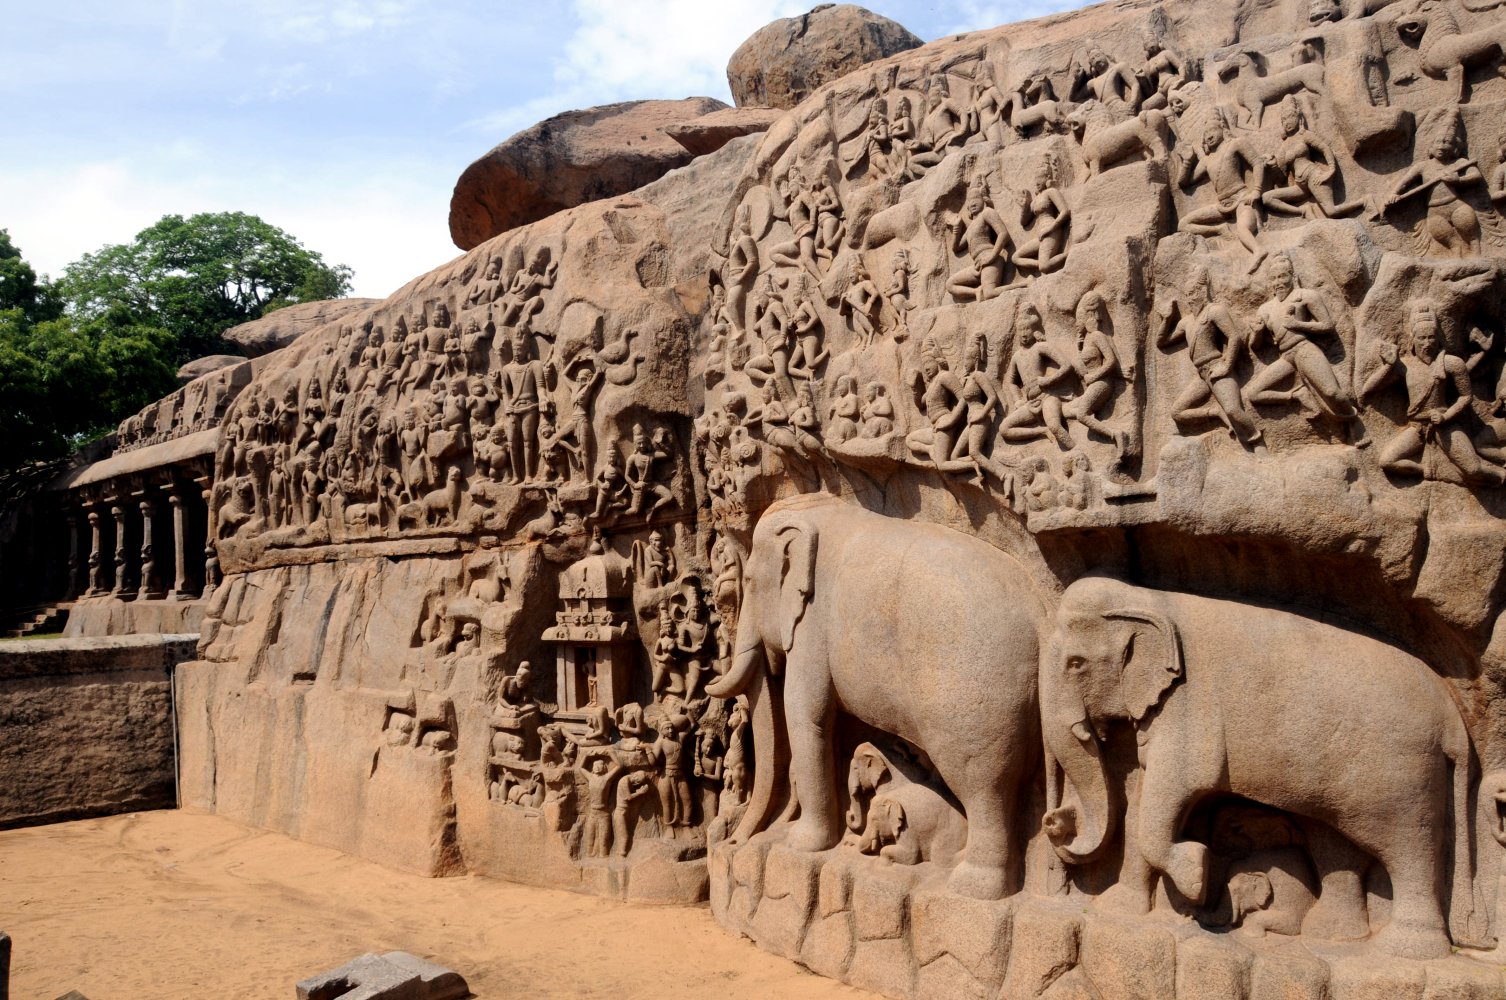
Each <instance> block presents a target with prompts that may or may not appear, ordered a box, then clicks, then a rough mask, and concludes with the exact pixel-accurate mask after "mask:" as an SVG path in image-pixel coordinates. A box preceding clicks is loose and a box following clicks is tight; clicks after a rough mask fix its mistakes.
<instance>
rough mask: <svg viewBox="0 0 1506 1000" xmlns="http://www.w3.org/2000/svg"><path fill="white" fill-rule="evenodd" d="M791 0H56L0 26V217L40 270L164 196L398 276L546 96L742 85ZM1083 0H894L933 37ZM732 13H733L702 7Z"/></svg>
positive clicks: (575, 103) (374, 272)
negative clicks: (733, 63)
mask: <svg viewBox="0 0 1506 1000" xmlns="http://www.w3.org/2000/svg"><path fill="white" fill-rule="evenodd" d="M813 5H814V3H813V2H794V3H792V2H788V0H552V2H545V3H518V2H506V3H495V2H494V3H481V2H475V0H237V2H230V0H51V2H44V3H18V4H15V5H13V9H11V10H9V11H8V12H7V14H6V18H5V20H6V31H5V32H4V34H3V35H0V90H3V92H4V93H9V94H11V95H13V96H12V99H11V101H9V102H8V103H7V109H6V121H5V123H4V127H3V131H0V137H3V138H0V228H6V229H9V230H10V234H11V238H12V239H13V240H14V241H15V243H16V244H17V245H18V246H19V247H20V248H21V250H22V252H23V253H24V254H25V255H26V257H27V259H28V260H30V261H31V262H32V263H33V264H34V265H35V266H36V267H37V269H38V270H39V271H42V272H45V273H51V274H54V275H56V274H57V273H58V272H60V271H61V270H62V269H63V267H64V266H65V265H67V264H68V263H69V262H71V261H73V260H76V259H77V258H78V257H79V256H80V255H81V254H83V253H86V252H89V251H92V250H96V249H98V248H99V247H101V246H103V245H105V244H107V243H122V242H126V241H129V240H130V239H131V238H132V237H133V236H134V235H135V234H136V232H138V231H139V230H141V229H143V228H145V227H146V226H148V225H150V224H151V223H152V222H154V221H156V220H157V219H158V218H160V217H161V216H162V215H164V214H167V213H170V212H177V213H182V214H185V215H186V214H191V213H194V212H202V211H226V210H239V211H246V212H252V213H255V214H257V215H260V216H262V217H263V218H265V219H266V220H267V221H269V222H271V223H273V224H274V225H278V226H281V227H282V228H284V229H286V230H288V231H289V232H291V233H292V234H293V235H294V236H296V237H298V238H299V239H300V240H302V241H303V243H304V245H306V246H308V247H309V248H311V249H313V250H317V251H319V252H320V253H322V254H323V255H324V256H325V259H326V260H329V261H331V262H336V263H345V264H349V265H351V266H352V267H354V268H355V272H356V280H355V291H356V294H358V295H370V296H377V297H382V296H386V295H388V294H389V293H391V292H393V291H395V290H396V289H397V288H398V287H399V286H400V285H402V284H403V283H404V282H405V281H407V280H408V279H409V278H412V277H414V276H415V275H418V274H420V273H422V272H424V271H426V270H429V269H430V268H433V267H436V266H438V265H440V264H442V263H444V262H445V261H447V260H449V259H451V258H452V257H454V256H455V255H456V253H457V252H458V251H456V249H455V248H454V246H453V245H452V244H451V243H450V240H449V230H448V225H447V218H448V212H449V200H450V191H451V189H452V188H453V186H454V182H455V179H456V178H457V177H458V176H459V175H460V172H461V171H462V170H463V169H465V167H466V165H467V164H469V163H470V162H471V161H472V160H474V159H475V158H476V157H477V156H479V155H481V154H482V153H484V152H485V151H486V150H488V149H490V148H491V147H492V146H493V145H495V144H496V143H498V142H500V141H501V140H503V139H505V138H506V137H507V136H509V135H511V134H512V133H514V132H516V131H518V130H519V129H521V128H525V127H526V126H528V125H531V124H532V123H534V122H536V121H538V120H540V119H542V118H546V117H548V116H549V115H552V114H556V113H558V112H560V111H565V110H568V109H571V108H581V107H589V106H591V105H595V104H605V103H608V102H612V101H623V100H632V99H636V98H655V97H660V98H679V97H687V96H691V95H698V94H705V95H709V96H712V97H716V98H720V99H721V100H724V101H727V102H728V103H731V97H730V95H729V94H728V93H727V83H726V75H725V70H726V64H727V58H728V56H730V55H731V54H732V51H733V50H734V49H735V48H736V47H737V46H738V44H739V43H741V42H742V40H743V39H744V38H746V37H747V36H748V35H749V34H751V33H752V32H753V31H755V30H756V29H757V28H759V27H761V26H762V25H764V24H766V23H767V22H769V21H771V20H773V19H774V18H776V17H787V16H790V15H793V14H799V13H802V12H804V11H805V10H808V9H809V8H810V7H811V6H813ZM1082 5H1083V4H1082V3H1081V2H1080V0H994V2H984V0H945V2H921V0H892V2H888V0H885V2H879V3H874V4H871V5H870V9H873V10H876V11H878V12H879V13H881V14H884V15H886V16H888V17H892V18H894V19H895V20H896V21H899V22H900V23H901V24H903V25H905V26H906V27H907V28H909V29H910V30H911V31H913V32H915V33H916V34H917V35H919V36H920V37H921V38H924V39H926V40H928V41H929V40H932V39H935V38H940V37H943V36H946V35H950V34H955V33H958V32H962V31H970V30H974V29H977V28H983V27H991V26H993V25H996V24H1004V23H1008V22H1011V21H1018V20H1022V19H1025V18H1029V17H1036V16H1039V15H1041V14H1046V13H1052V12H1055V11H1059V10H1065V9H1069V8H1071V7H1077V6H1082ZM708 10H714V11H715V13H714V14H708V13H705V12H706V11H708Z"/></svg>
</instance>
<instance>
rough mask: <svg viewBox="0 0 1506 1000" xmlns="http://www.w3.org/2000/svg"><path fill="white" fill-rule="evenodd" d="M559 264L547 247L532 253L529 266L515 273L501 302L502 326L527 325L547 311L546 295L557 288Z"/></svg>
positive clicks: (499, 310)
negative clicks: (542, 311) (536, 316)
mask: <svg viewBox="0 0 1506 1000" xmlns="http://www.w3.org/2000/svg"><path fill="white" fill-rule="evenodd" d="M559 267H560V265H559V261H557V260H554V259H553V254H552V252H551V251H550V249H549V248H548V247H547V246H541V247H539V248H538V249H537V250H535V251H534V252H533V256H532V257H531V258H530V259H529V261H528V266H527V267H522V268H519V269H518V270H517V271H515V272H514V273H513V276H512V281H511V282H509V283H508V287H507V293H506V294H505V295H503V296H502V298H501V300H500V301H499V302H498V315H497V321H498V322H499V323H500V324H501V325H502V326H524V325H526V324H527V322H528V320H529V319H530V318H531V317H533V316H535V315H537V314H538V313H539V311H540V310H542V309H543V308H544V299H543V295H544V292H546V291H548V290H549V289H551V288H553V287H554V282H555V279H556V278H557V277H558V275H559Z"/></svg>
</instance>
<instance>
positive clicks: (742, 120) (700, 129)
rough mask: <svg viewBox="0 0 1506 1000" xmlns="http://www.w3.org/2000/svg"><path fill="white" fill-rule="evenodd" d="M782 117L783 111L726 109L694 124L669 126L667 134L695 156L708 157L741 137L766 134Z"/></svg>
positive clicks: (665, 129) (686, 123)
mask: <svg viewBox="0 0 1506 1000" xmlns="http://www.w3.org/2000/svg"><path fill="white" fill-rule="evenodd" d="M783 114H784V109H782V108H726V109H724V110H722V111H713V112H712V113H711V114H709V115H706V116H705V117H704V118H697V119H695V120H694V121H688V122H681V123H680V124H678V125H666V126H665V127H664V134H665V135H667V136H669V137H670V138H671V139H673V140H674V141H675V142H678V143H679V144H680V145H682V146H684V147H685V148H686V149H688V150H690V152H691V153H692V154H693V155H695V156H705V155H706V154H707V153H714V152H716V151H717V150H718V149H721V148H722V147H723V146H725V145H727V143H729V142H731V141H732V140H733V139H736V138H738V137H739V136H744V135H752V134H753V133H755V132H767V131H768V130H769V127H770V126H772V125H773V124H774V123H775V122H776V121H778V120H779V119H780V117H781V116H782V115H783Z"/></svg>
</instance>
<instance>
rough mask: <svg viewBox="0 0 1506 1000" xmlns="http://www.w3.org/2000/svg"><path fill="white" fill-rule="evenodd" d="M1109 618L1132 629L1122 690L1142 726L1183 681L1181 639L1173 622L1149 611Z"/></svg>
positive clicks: (1114, 614) (1119, 613) (1133, 716)
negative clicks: (1146, 717)
mask: <svg viewBox="0 0 1506 1000" xmlns="http://www.w3.org/2000/svg"><path fill="white" fill-rule="evenodd" d="M1106 617H1108V618H1110V619H1114V620H1117V621H1122V622H1125V623H1126V624H1127V625H1129V638H1128V639H1126V640H1125V645H1124V656H1123V659H1122V660H1121V662H1122V663H1123V664H1124V673H1123V674H1122V676H1121V677H1120V681H1119V690H1120V692H1121V693H1122V694H1123V695H1124V707H1125V708H1127V709H1128V710H1129V714H1130V718H1131V719H1134V720H1135V721H1136V722H1139V721H1140V720H1141V719H1143V718H1145V715H1146V713H1148V712H1149V711H1150V710H1151V709H1152V708H1155V707H1156V706H1157V705H1159V704H1160V703H1161V699H1162V698H1164V697H1165V696H1166V692H1167V691H1168V690H1170V689H1171V686H1172V685H1173V684H1175V683H1176V682H1177V680H1178V679H1180V678H1181V676H1182V637H1181V635H1180V634H1178V632H1177V628H1176V626H1175V625H1173V624H1172V623H1171V621H1170V619H1168V618H1164V617H1162V616H1161V615H1158V614H1154V613H1153V612H1150V611H1143V610H1140V609H1133V610H1120V611H1112V612H1110V613H1109V614H1108V615H1107V616H1106Z"/></svg>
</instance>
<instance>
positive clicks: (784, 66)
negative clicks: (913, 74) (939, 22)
mask: <svg viewBox="0 0 1506 1000" xmlns="http://www.w3.org/2000/svg"><path fill="white" fill-rule="evenodd" d="M924 44H925V43H924V42H923V41H921V39H919V38H917V37H916V36H915V35H913V34H912V33H911V32H910V31H909V29H907V28H906V27H905V26H904V25H902V24H899V23H898V22H895V21H891V20H889V19H888V18H887V17H880V16H879V15H878V14H875V13H873V12H872V11H871V10H866V9H864V8H862V7H858V6H856V5H854V4H850V3H843V4H829V3H825V4H821V5H820V6H819V7H815V8H813V9H812V10H811V12H810V13H808V14H802V15H800V16H799V17H786V18H783V19H781V20H778V21H774V22H772V23H770V24H766V25H764V26H763V27H762V28H759V29H758V30H757V31H755V32H754V33H753V34H752V35H750V36H749V37H748V40H747V41H746V42H743V43H742V45H740V46H738V48H737V51H736V52H734V53H732V59H731V61H730V62H728V63H727V85H728V86H729V87H731V88H732V99H733V100H734V101H736V102H737V106H738V107H740V108H741V107H767V108H793V107H794V106H795V105H797V104H799V103H800V102H801V101H803V100H805V99H806V98H807V97H809V96H810V95H811V94H813V93H815V91H816V89H817V88H819V87H820V86H821V85H823V84H826V83H830V82H831V81H832V80H835V79H837V78H838V77H841V76H845V75H847V74H848V73H851V72H852V71H853V70H855V69H857V68H858V67H859V66H862V65H864V64H866V63H871V62H874V61H876V60H879V59H884V58H887V57H889V56H892V55H897V54H899V53H901V52H905V51H908V50H910V49H914V48H919V47H920V46H921V45H924Z"/></svg>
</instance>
